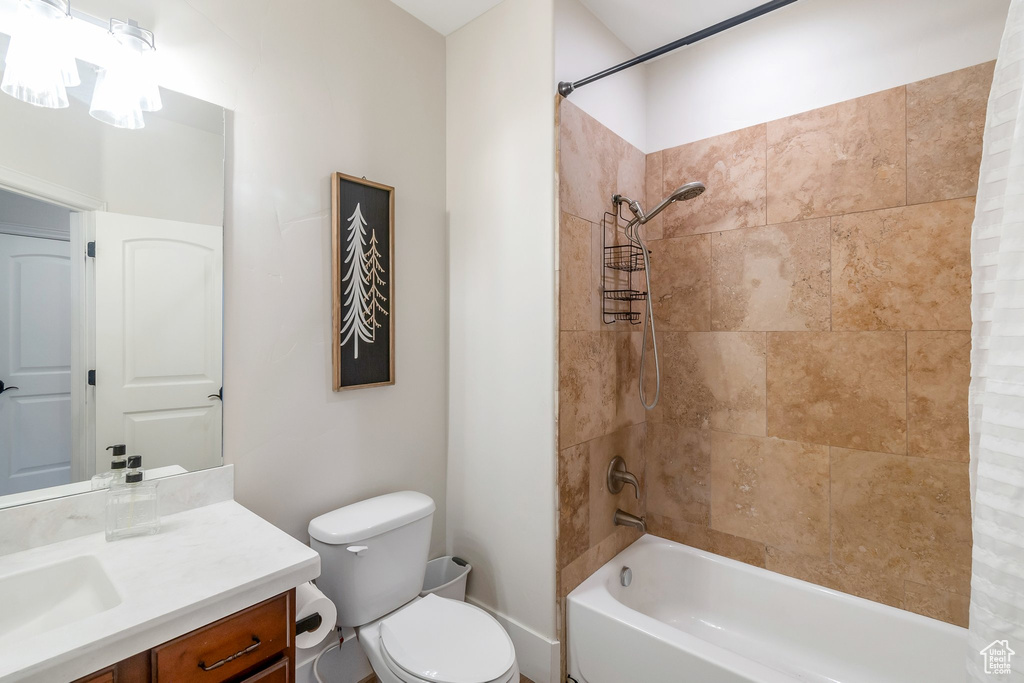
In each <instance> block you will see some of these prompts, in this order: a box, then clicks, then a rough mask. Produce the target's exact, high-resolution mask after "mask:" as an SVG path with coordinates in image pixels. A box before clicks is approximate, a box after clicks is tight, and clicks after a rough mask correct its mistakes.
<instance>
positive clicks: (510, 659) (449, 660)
mask: <svg viewBox="0 0 1024 683" xmlns="http://www.w3.org/2000/svg"><path fill="white" fill-rule="evenodd" d="M356 633H357V634H358V637H359V643H360V645H362V647H363V651H364V652H365V653H366V657H367V659H369V660H370V665H371V666H372V667H373V670H374V672H376V674H377V677H378V678H379V679H380V681H381V683H399V682H401V683H424V682H426V681H431V682H433V683H510V682H511V683H518V681H519V666H518V664H517V662H516V657H515V648H514V647H513V646H512V641H511V639H509V637H508V634H507V633H505V630H504V629H503V628H502V627H501V625H500V624H498V622H497V621H495V620H494V618H493V617H492V616H491V615H489V614H487V613H486V612H484V611H483V610H482V609H480V608H478V607H474V606H473V605H469V604H466V603H464V602H457V601H455V600H449V599H448V598H441V597H437V596H436V595H428V596H427V597H425V598H416V599H415V600H414V601H413V602H411V603H410V604H408V605H406V606H405V607H402V608H400V609H398V610H396V611H395V612H392V613H391V614H389V615H387V616H386V617H384V618H382V619H379V620H377V621H374V622H372V623H369V624H366V625H365V626H361V627H359V628H358V629H356ZM384 672H386V673H387V675H384Z"/></svg>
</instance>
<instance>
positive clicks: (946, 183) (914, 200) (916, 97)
mask: <svg viewBox="0 0 1024 683" xmlns="http://www.w3.org/2000/svg"><path fill="white" fill-rule="evenodd" d="M994 67H995V62H985V63H984V64H978V65H977V66H972V67H968V68H966V69H960V70H959V71H953V72H952V73H948V74H943V75H942V76H936V77H935V78H928V79H926V80H923V81H917V82H916V83H911V84H910V85H908V86H907V203H908V204H920V203H922V202H934V201H938V200H942V199H953V198H956V197H968V196H972V195H974V194H976V193H977V191H978V169H979V167H980V166H981V146H982V136H983V134H984V132H985V109H986V106H987V105H988V94H989V91H990V90H991V89H992V72H993V69H994Z"/></svg>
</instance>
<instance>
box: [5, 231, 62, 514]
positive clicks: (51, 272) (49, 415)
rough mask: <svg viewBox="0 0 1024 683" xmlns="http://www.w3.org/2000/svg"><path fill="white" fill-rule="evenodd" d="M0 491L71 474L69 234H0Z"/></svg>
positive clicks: (58, 480) (23, 488)
mask: <svg viewBox="0 0 1024 683" xmlns="http://www.w3.org/2000/svg"><path fill="white" fill-rule="evenodd" d="M0 380H2V381H3V382H4V383H5V384H6V386H9V387H11V386H16V387H18V388H17V389H12V390H9V391H5V392H4V393H2V394H0V495H2V494H5V493H18V492H21V491H29V490H32V489H37V488H44V487H47V486H55V485H57V484H66V483H68V482H70V481H71V259H70V247H69V244H68V243H67V242H62V241H59V240H48V239H39V238H34V237H24V236H19V235H7V234H0Z"/></svg>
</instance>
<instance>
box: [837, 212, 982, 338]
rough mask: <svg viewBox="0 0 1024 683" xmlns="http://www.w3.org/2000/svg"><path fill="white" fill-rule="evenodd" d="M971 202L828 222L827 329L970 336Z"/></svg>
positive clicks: (841, 217) (869, 214)
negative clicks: (953, 332) (829, 320)
mask: <svg viewBox="0 0 1024 683" xmlns="http://www.w3.org/2000/svg"><path fill="white" fill-rule="evenodd" d="M973 220H974V199H973V198H967V199H954V200H950V201H946V202H934V203H931V204H917V205H915V206H908V207H901V208H897V209H886V210H882V211H869V212H865V213H858V214H852V215H849V216H837V217H835V218H833V219H832V329H834V330H969V329H970V328H971V309H970V306H971V258H970V248H971V223H972V222H973Z"/></svg>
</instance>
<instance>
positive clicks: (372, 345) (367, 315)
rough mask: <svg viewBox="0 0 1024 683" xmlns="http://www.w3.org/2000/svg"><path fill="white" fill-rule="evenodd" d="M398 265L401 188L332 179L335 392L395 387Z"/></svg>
mask: <svg viewBox="0 0 1024 683" xmlns="http://www.w3.org/2000/svg"><path fill="white" fill-rule="evenodd" d="M385 237H386V242H387V243H386V244H383V242H384V241H385ZM394 263H395V188H393V187H391V186H390V185H384V184H381V183H375V182H373V181H370V180H367V179H366V178H356V177H354V176H350V175H345V174H344V173H332V174H331V321H332V324H331V346H332V352H331V359H332V369H333V388H334V391H345V390H348V389H366V388H369V387H381V386H389V385H392V384H394V383H395V316H394V310H395V309H394V305H395V277H394ZM382 319H383V320H382ZM361 352H362V354H363V355H362V358H360V353H361Z"/></svg>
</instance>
